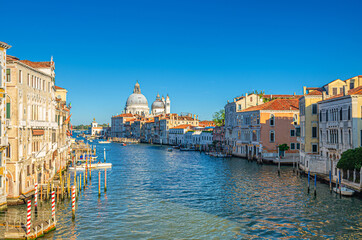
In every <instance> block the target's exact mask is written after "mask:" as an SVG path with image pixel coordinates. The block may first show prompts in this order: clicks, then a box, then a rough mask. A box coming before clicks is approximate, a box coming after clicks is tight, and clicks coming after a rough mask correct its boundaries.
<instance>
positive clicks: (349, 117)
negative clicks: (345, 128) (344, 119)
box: [348, 106, 351, 120]
mask: <svg viewBox="0 0 362 240" xmlns="http://www.w3.org/2000/svg"><path fill="white" fill-rule="evenodd" d="M348 120H351V107H350V106H349V107H348Z"/></svg>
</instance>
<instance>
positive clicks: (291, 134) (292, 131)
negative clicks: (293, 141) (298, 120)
mask: <svg viewBox="0 0 362 240" xmlns="http://www.w3.org/2000/svg"><path fill="white" fill-rule="evenodd" d="M290 136H291V137H295V130H294V129H292V130H290Z"/></svg>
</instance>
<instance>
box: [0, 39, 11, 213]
mask: <svg viewBox="0 0 362 240" xmlns="http://www.w3.org/2000/svg"><path fill="white" fill-rule="evenodd" d="M10 47H11V46H10V45H8V44H6V43H4V42H0V96H1V97H0V99H1V102H0V121H1V122H0V209H1V208H3V207H6V184H5V176H6V165H5V151H4V150H5V148H6V147H7V145H8V139H7V136H6V134H5V133H6V131H5V126H6V124H5V123H6V122H5V93H6V86H5V81H6V50H7V49H9V48H10Z"/></svg>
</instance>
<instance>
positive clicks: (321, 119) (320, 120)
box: [319, 110, 323, 122]
mask: <svg viewBox="0 0 362 240" xmlns="http://www.w3.org/2000/svg"><path fill="white" fill-rule="evenodd" d="M322 115H323V114H322V110H321V111H319V122H322V121H323V118H322Z"/></svg>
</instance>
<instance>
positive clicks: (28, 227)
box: [26, 183, 56, 238]
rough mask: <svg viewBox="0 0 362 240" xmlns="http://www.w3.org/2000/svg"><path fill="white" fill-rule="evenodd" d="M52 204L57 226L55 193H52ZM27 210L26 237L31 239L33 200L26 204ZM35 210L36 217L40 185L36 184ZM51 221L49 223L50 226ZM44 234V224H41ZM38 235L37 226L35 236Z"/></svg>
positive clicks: (53, 216)
mask: <svg viewBox="0 0 362 240" xmlns="http://www.w3.org/2000/svg"><path fill="white" fill-rule="evenodd" d="M51 201H52V202H51V203H52V222H53V223H54V224H55V222H56V221H55V191H52V192H51ZM26 205H27V208H26V237H27V238H30V237H31V226H32V217H31V215H32V209H31V208H32V206H31V200H30V199H29V200H27V202H26ZM34 210H35V217H36V216H37V210H38V184H37V183H36V184H35V196H34ZM50 223H51V221H49V224H50ZM39 230H40V231H41V232H42V233H43V231H44V227H43V223H42V224H41V229H39ZM36 234H38V231H37V226H36V227H35V235H36Z"/></svg>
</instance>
